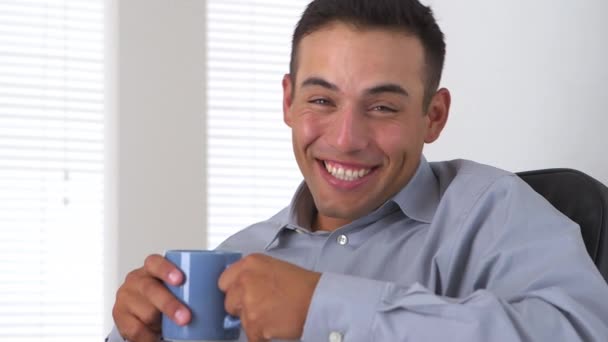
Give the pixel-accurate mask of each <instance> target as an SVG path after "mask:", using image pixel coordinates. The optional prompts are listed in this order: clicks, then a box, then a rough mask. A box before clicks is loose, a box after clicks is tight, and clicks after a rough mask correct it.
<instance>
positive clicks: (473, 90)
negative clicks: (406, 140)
mask: <svg viewBox="0 0 608 342" xmlns="http://www.w3.org/2000/svg"><path fill="white" fill-rule="evenodd" d="M425 3H427V4H431V5H432V6H433V7H434V8H435V12H436V16H437V17H438V20H439V24H440V26H441V27H442V28H443V31H444V32H445V34H446V37H447V45H448V48H447V50H448V53H447V63H446V70H445V74H444V76H445V77H444V82H443V84H444V86H446V87H448V88H449V89H451V91H452V95H453V106H452V111H451V118H450V120H449V122H448V125H447V127H446V130H445V131H444V134H443V136H442V137H441V138H440V140H439V141H438V142H436V143H435V144H433V145H430V146H428V148H427V153H426V154H427V157H428V158H429V159H435V160H438V159H452V158H470V159H475V160H478V161H482V162H485V163H489V164H493V165H497V166H500V167H503V168H505V169H508V170H512V171H519V170H527V169H536V168H548V167H571V168H577V169H580V170H583V171H586V172H588V173H589V174H591V175H593V176H594V177H596V178H598V179H600V180H602V181H603V182H604V183H607V184H608V158H606V157H605V156H606V155H607V154H608V153H607V152H606V150H607V149H608V137H607V134H608V108H607V107H606V105H605V103H606V102H605V99H606V96H607V94H608V66H607V65H606V63H607V61H608V44H607V43H606V42H608V22H607V21H606V20H605V15H606V14H607V13H608V2H606V1H600V0H596V1H593V0H590V1H559V2H556V1H552V0H536V1H524V0H514V1H487V0H459V1H453V0H428V1H425Z"/></svg>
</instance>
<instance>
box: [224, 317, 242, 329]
mask: <svg viewBox="0 0 608 342" xmlns="http://www.w3.org/2000/svg"><path fill="white" fill-rule="evenodd" d="M240 327H241V320H240V319H239V318H238V317H235V316H232V315H227V316H226V317H224V329H226V330H229V329H237V328H240Z"/></svg>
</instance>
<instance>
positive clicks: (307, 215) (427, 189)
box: [265, 156, 439, 249]
mask: <svg viewBox="0 0 608 342" xmlns="http://www.w3.org/2000/svg"><path fill="white" fill-rule="evenodd" d="M390 202H392V203H395V204H396V205H397V206H399V208H400V209H401V211H402V212H403V213H404V214H405V216H407V217H409V218H411V219H413V220H416V221H420V222H424V223H431V221H432V219H433V216H434V215H435V211H436V210H437V206H438V205H439V185H438V182H437V178H436V177H435V174H434V173H433V170H432V169H431V167H430V165H429V163H428V162H427V160H426V158H425V157H424V156H422V157H421V158H420V164H419V165H418V168H417V169H416V173H415V174H414V176H413V177H412V179H411V180H410V181H409V183H408V184H407V185H406V186H405V187H403V189H401V190H400V191H399V192H398V193H397V194H396V195H395V196H393V198H391V199H390V200H388V201H387V203H385V204H384V205H382V206H381V207H380V208H378V209H377V210H375V211H374V212H373V213H376V211H378V210H384V209H386V206H387V205H389V204H390ZM288 208H289V209H288V211H287V213H286V214H287V215H285V216H284V220H283V222H282V223H281V224H280V226H279V228H278V229H277V232H276V234H275V235H274V236H273V238H272V239H271V241H270V242H269V243H268V245H266V248H265V249H269V248H270V247H271V246H272V245H273V243H274V242H275V241H276V240H277V238H278V237H279V235H280V233H281V232H282V231H283V230H284V229H290V230H295V231H301V230H306V231H310V226H311V224H312V222H311V219H312V217H313V215H314V213H315V211H316V208H315V205H314V201H313V198H312V194H311V193H310V190H309V189H308V186H307V185H306V183H305V182H302V183H301V184H300V186H299V187H298V189H297V190H296V192H295V194H294V196H293V198H292V200H291V203H290V205H289V207H288ZM373 213H372V214H373Z"/></svg>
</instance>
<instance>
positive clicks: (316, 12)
mask: <svg viewBox="0 0 608 342" xmlns="http://www.w3.org/2000/svg"><path fill="white" fill-rule="evenodd" d="M444 55H445V44H444V41H443V34H442V32H441V31H440V29H439V27H438V26H437V24H436V22H435V20H434V18H433V15H432V13H431V11H430V9H429V8H427V7H425V6H423V5H421V4H420V3H418V2H417V1H413V0H383V1H369V0H315V1H313V2H312V3H311V4H310V5H309V6H308V8H307V9H306V11H305V13H304V14H303V16H302V18H301V20H300V22H299V23H298V26H297V27H296V30H295V33H294V38H293V45H292V62H291V65H290V73H289V74H287V75H285V77H284V79H283V92H284V96H283V112H284V113H283V114H284V116H283V119H284V121H285V123H286V124H287V125H288V126H289V127H290V128H291V130H292V133H293V150H294V154H295V156H296V160H297V163H298V165H299V168H300V170H301V172H302V175H303V177H304V182H303V183H302V185H301V186H300V187H299V189H298V190H297V191H296V193H295V194H294V197H293V200H292V202H291V204H290V205H289V206H288V207H287V208H285V209H284V210H282V211H281V212H279V213H278V214H276V215H275V216H274V217H272V218H270V219H268V220H267V221H264V222H260V223H256V224H254V225H252V226H250V227H248V228H246V229H244V230H242V231H240V232H239V233H237V234H235V235H234V236H232V237H230V238H229V239H228V240H227V241H225V242H224V243H223V244H222V246H221V247H220V248H222V249H229V250H238V251H241V252H243V253H244V254H245V255H247V256H246V257H245V258H243V259H242V260H241V261H239V262H238V263H236V264H234V265H233V266H231V267H230V268H229V269H228V270H227V271H225V272H224V273H223V274H222V277H221V278H220V280H219V286H220V288H221V289H222V290H223V291H225V292H226V302H225V306H226V309H227V310H228V311H229V312H230V313H232V314H234V315H237V316H239V317H240V318H241V320H242V326H243V330H244V333H243V334H241V340H249V341H265V340H303V341H314V342H316V341H327V340H329V341H479V342H481V341H569V342H570V341H606V340H607V339H608V323H606V319H605V318H606V317H608V286H607V285H606V283H605V282H604V280H603V278H602V277H601V275H600V274H599V272H598V271H597V269H596V268H595V266H594V265H593V263H592V262H591V260H590V258H589V257H588V255H587V252H586V250H585V247H584V244H583V241H582V239H581V235H580V230H579V228H578V226H577V225H576V224H575V223H573V222H572V221H570V220H569V219H567V218H566V217H564V216H563V215H561V214H560V213H559V212H557V211H556V210H555V209H554V208H553V207H551V205H550V204H548V203H547V202H546V201H545V200H544V199H543V198H542V197H540V196H539V195H538V194H536V193H535V192H534V191H533V190H532V189H531V188H529V187H528V186H527V185H526V184H525V183H523V182H522V181H521V180H520V179H519V178H518V177H516V176H515V175H513V174H512V173H509V172H506V171H502V170H498V169H495V168H492V167H490V166H485V165H480V164H477V163H474V162H471V161H465V160H457V161H451V162H435V163H429V162H427V161H426V160H425V158H424V157H423V155H422V150H423V146H424V144H425V143H432V142H433V141H435V140H436V139H437V138H438V137H439V135H440V133H441V131H442V129H443V128H444V126H445V124H446V121H447V118H448V112H449V107H450V94H449V92H448V90H446V89H438V85H439V81H440V78H441V70H442V67H443V60H444ZM182 278H183V276H182V275H181V274H180V273H179V271H178V270H177V269H175V268H174V266H172V265H171V264H170V263H168V262H167V261H166V260H164V259H163V258H162V257H161V256H158V255H153V256H150V257H148V258H147V260H146V263H145V266H144V267H142V268H140V269H137V270H135V271H133V272H132V273H131V274H130V276H129V277H127V279H126V281H125V283H124V284H123V285H122V286H121V288H120V289H119V291H118V293H117V297H116V304H115V306H114V311H113V313H114V319H115V322H116V327H117V329H115V330H114V331H113V333H112V335H111V336H110V340H111V341H118V340H120V338H121V336H122V337H124V338H127V339H128V340H131V341H155V340H157V339H158V336H159V334H160V327H159V321H160V313H161V312H164V313H165V314H167V315H169V316H170V317H173V318H174V320H175V321H176V322H178V323H179V324H187V322H188V321H189V320H190V313H189V311H188V309H187V308H186V307H184V306H183V305H182V304H180V303H179V302H178V301H177V300H176V299H175V298H173V297H172V296H171V295H170V293H169V292H168V291H167V290H166V289H165V288H164V287H163V286H162V285H161V281H163V280H164V281H167V282H169V283H172V284H176V285H177V284H180V283H181V282H182ZM581 279H585V281H584V282H581V281H580V280H581Z"/></svg>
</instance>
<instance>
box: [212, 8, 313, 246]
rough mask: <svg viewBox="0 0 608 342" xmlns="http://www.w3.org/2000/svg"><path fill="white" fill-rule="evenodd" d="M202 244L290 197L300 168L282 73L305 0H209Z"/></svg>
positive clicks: (261, 216)
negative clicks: (204, 238)
mask: <svg viewBox="0 0 608 342" xmlns="http://www.w3.org/2000/svg"><path fill="white" fill-rule="evenodd" d="M207 3H208V8H207V54H208V59H207V103H208V105H207V113H206V114H207V156H208V159H207V163H208V164H207V172H208V173H207V186H208V187H207V189H208V196H207V214H208V216H207V217H208V219H207V228H208V247H209V248H214V247H216V246H217V245H218V244H219V243H221V242H222V241H223V240H224V239H225V238H226V237H228V236H229V235H231V234H232V233H234V232H236V231H238V230H239V229H242V228H244V227H246V226H248V225H250V224H252V223H255V222H257V221H260V220H264V219H266V218H268V217H270V216H271V215H273V214H274V213H275V212H277V211H279V210H280V209H282V208H283V207H285V206H286V205H288V204H289V201H290V199H291V196H292V195H293V192H294V190H295V189H296V187H297V186H298V184H299V183H300V181H301V179H302V176H301V174H300V171H299V170H298V167H297V165H296V162H295V159H294V158H293V153H292V149H291V131H290V130H289V128H288V127H287V126H285V124H284V123H283V113H282V105H281V103H282V88H281V80H282V78H283V75H284V74H285V73H287V72H288V70H289V68H288V64H289V53H290V48H291V46H290V45H291V35H292V33H293V29H294V27H295V24H296V22H297V20H298V19H299V17H300V15H301V14H302V11H303V10H304V8H305V7H306V5H307V4H308V1H295V0H290V1H285V0H209V1H208V2H207Z"/></svg>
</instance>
